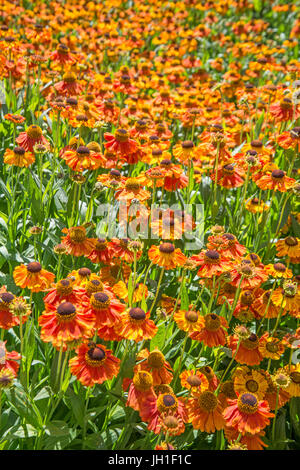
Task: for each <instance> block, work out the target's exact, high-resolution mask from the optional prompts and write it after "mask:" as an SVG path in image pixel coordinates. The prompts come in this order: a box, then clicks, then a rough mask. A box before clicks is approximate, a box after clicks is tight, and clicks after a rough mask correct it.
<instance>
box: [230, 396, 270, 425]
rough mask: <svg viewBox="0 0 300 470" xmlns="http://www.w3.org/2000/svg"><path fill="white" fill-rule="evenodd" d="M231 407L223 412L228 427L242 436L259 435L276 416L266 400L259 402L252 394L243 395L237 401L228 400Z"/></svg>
mask: <svg viewBox="0 0 300 470" xmlns="http://www.w3.org/2000/svg"><path fill="white" fill-rule="evenodd" d="M228 401H229V403H230V406H228V408H226V409H225V410H224V412H223V416H224V418H225V420H226V422H227V426H229V427H232V428H234V429H236V430H238V431H239V432H241V433H242V434H245V433H246V432H249V433H250V434H258V433H259V432H260V431H261V430H262V429H264V428H265V427H266V426H268V425H269V423H270V419H269V418H273V417H274V414H273V413H270V407H269V405H268V403H267V401H265V400H261V401H259V400H258V398H257V397H256V396H255V395H254V394H252V393H243V394H242V395H240V396H239V397H238V399H237V400H228Z"/></svg>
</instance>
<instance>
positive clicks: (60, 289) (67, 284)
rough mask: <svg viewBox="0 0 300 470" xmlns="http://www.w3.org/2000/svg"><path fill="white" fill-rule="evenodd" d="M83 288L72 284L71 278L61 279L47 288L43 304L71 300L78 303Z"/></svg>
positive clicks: (83, 291)
mask: <svg viewBox="0 0 300 470" xmlns="http://www.w3.org/2000/svg"><path fill="white" fill-rule="evenodd" d="M84 294H85V290H84V289H83V288H80V287H78V286H75V285H74V281H73V280H72V279H71V278H67V279H61V280H60V281H58V282H57V283H56V284H55V286H54V287H52V288H51V289H49V291H48V293H47V295H46V296H45V297H44V299H43V300H44V303H45V304H52V305H56V304H60V303H62V302H63V301H66V302H71V303H73V304H77V303H80V302H81V300H82V298H83V296H84Z"/></svg>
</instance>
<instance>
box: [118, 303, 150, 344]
mask: <svg viewBox="0 0 300 470" xmlns="http://www.w3.org/2000/svg"><path fill="white" fill-rule="evenodd" d="M149 317H150V312H144V310H142V309H141V308H139V307H136V308H131V309H128V310H126V311H125V312H123V313H122V314H121V318H120V322H119V323H118V324H117V325H116V326H115V331H116V333H117V334H118V335H119V336H121V337H122V338H125V339H131V340H133V341H135V342H136V343H138V342H139V341H142V340H147V339H151V338H153V337H154V336H155V335H156V333H157V326H156V325H155V323H154V322H153V321H152V320H150V318H149Z"/></svg>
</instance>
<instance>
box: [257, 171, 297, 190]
mask: <svg viewBox="0 0 300 470" xmlns="http://www.w3.org/2000/svg"><path fill="white" fill-rule="evenodd" d="M255 183H256V184H257V186H258V187H259V188H260V189H265V190H266V189H272V190H274V191H280V192H286V191H287V190H288V189H290V188H292V186H293V185H294V184H295V183H296V180H294V179H293V178H289V177H288V176H286V173H285V171H283V170H273V171H272V173H266V174H263V175H262V176H260V175H259V176H258V177H257V178H255Z"/></svg>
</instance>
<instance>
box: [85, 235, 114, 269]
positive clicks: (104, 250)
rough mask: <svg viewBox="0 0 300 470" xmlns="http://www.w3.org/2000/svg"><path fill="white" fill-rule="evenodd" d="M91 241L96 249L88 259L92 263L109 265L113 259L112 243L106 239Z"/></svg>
mask: <svg viewBox="0 0 300 470" xmlns="http://www.w3.org/2000/svg"><path fill="white" fill-rule="evenodd" d="M90 240H91V241H92V242H93V243H94V249H93V250H92V251H91V252H90V254H89V255H88V256H87V258H88V259H90V260H91V261H92V263H97V264H100V263H103V264H109V263H110V261H111V259H112V253H111V250H110V246H111V245H110V242H109V241H108V240H106V239H105V238H91V239H90Z"/></svg>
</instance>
